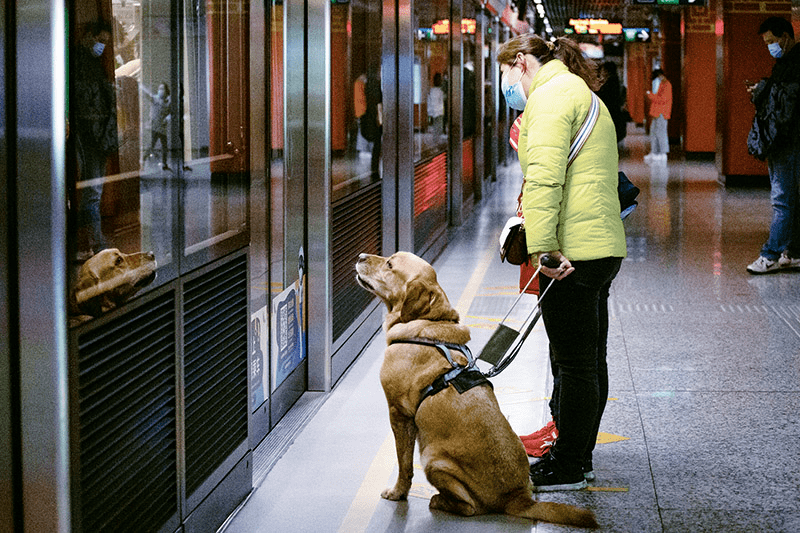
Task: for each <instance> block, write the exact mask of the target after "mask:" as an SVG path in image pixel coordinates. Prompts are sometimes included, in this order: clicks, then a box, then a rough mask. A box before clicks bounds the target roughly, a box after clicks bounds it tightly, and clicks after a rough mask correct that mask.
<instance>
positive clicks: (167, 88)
mask: <svg viewBox="0 0 800 533" xmlns="http://www.w3.org/2000/svg"><path fill="white" fill-rule="evenodd" d="M161 85H163V86H164V94H165V95H167V96H169V85H167V83H166V82H163V81H162V82H161ZM159 87H160V85H159Z"/></svg>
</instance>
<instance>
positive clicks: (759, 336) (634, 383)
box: [226, 130, 800, 533]
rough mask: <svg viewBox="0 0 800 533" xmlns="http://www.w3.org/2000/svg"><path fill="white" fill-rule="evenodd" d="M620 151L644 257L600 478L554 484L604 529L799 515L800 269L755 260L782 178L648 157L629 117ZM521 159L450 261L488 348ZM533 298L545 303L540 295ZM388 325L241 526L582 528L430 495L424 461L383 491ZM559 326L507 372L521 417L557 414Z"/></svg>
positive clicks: (452, 280) (458, 290) (635, 279)
mask: <svg viewBox="0 0 800 533" xmlns="http://www.w3.org/2000/svg"><path fill="white" fill-rule="evenodd" d="M625 143H626V149H625V151H624V157H623V159H622V160H621V165H620V166H621V168H622V170H624V171H625V172H626V173H627V174H628V176H629V177H630V178H631V179H632V181H633V182H634V183H635V184H637V185H638V186H639V187H640V188H641V189H642V193H641V195H640V198H639V200H640V206H639V208H638V209H637V211H636V212H634V214H633V215H631V217H630V218H629V219H628V220H626V222H625V225H626V229H627V235H628V246H629V257H628V259H627V260H626V261H625V262H624V263H623V268H622V271H621V272H620V274H619V276H618V277H617V279H616V281H615V283H614V285H613V287H612V298H611V302H610V310H611V326H610V334H609V350H608V351H609V367H610V380H611V385H610V388H611V391H610V395H609V396H610V398H609V403H608V407H607V409H606V414H605V416H604V419H603V423H602V426H601V428H600V430H601V432H602V435H601V437H603V441H602V443H601V444H599V445H598V447H597V449H596V451H595V454H594V466H595V472H596V473H597V480H596V481H595V482H594V483H592V484H591V487H590V490H586V491H581V492H578V493H561V494H558V493H552V494H549V495H542V496H540V498H541V500H550V501H560V502H569V503H574V504H577V505H582V506H588V507H591V508H592V509H593V510H594V511H595V512H596V514H597V516H598V519H599V521H600V523H601V525H602V531H620V532H647V531H654V532H655V531H669V532H700V531H703V532H705V531H719V532H765V531H785V532H797V531H800V416H798V415H799V414H800V272H780V273H775V274H768V275H765V276H758V277H756V276H750V275H748V274H747V273H746V271H745V266H746V265H747V264H748V263H749V262H751V261H753V260H754V259H755V258H756V257H757V256H758V251H759V250H760V247H761V244H762V242H763V241H764V240H765V238H766V232H767V228H768V224H769V219H770V214H771V209H770V206H769V191H768V190H767V189H732V188H729V189H725V188H723V187H722V186H720V185H719V184H718V183H717V181H716V178H717V174H716V171H715V169H714V165H713V163H705V162H701V163H698V162H686V161H683V160H682V159H679V158H673V159H672V160H670V161H669V162H668V163H667V164H666V165H665V166H661V167H658V166H652V167H648V166H646V165H644V164H643V163H642V155H643V153H644V149H645V146H646V139H645V138H644V137H643V136H642V135H641V131H633V130H632V131H631V134H630V135H629V136H628V138H627V139H626V140H625ZM520 179H521V173H520V171H519V169H518V167H517V166H516V165H511V166H509V167H508V168H507V169H505V170H504V172H503V174H502V176H501V180H500V182H498V184H497V186H496V187H495V190H494V191H493V192H492V193H490V194H489V195H488V197H487V198H486V199H485V200H484V201H483V203H482V204H481V205H479V206H478V207H477V208H476V210H475V213H474V215H473V216H472V217H471V218H470V219H469V220H468V221H467V223H465V224H464V225H463V226H462V227H460V228H457V229H456V230H455V231H454V232H453V235H452V238H451V240H450V242H449V244H448V247H447V248H446V250H445V252H444V253H443V254H442V255H441V257H439V258H438V260H436V261H435V263H434V266H435V267H436V269H437V271H438V276H439V280H440V282H441V283H442V285H443V287H444V288H445V290H446V292H447V294H448V296H449V298H450V300H451V302H452V303H453V304H454V305H456V307H457V308H458V310H459V312H460V313H461V315H462V322H464V323H467V324H469V325H470V326H471V328H472V336H473V339H472V341H471V342H470V346H471V348H472V350H473V352H475V353H478V352H480V348H481V347H482V346H483V344H484V343H485V342H486V340H487V339H488V338H489V336H490V335H491V333H492V331H493V329H494V327H495V324H496V323H497V321H498V320H499V318H501V317H502V315H503V314H505V310H506V309H507V307H508V305H509V304H510V302H511V301H512V298H513V296H514V294H515V287H516V284H517V278H518V271H517V270H516V269H515V268H514V267H511V266H509V265H507V264H501V263H500V262H499V259H498V255H497V236H498V234H499V231H500V228H501V227H502V225H503V223H504V221H505V219H506V217H507V216H508V215H509V212H510V211H511V210H512V209H513V204H514V201H515V197H516V195H517V191H518V190H519V180H520ZM528 305H530V303H528ZM383 345H384V341H383V337H382V334H380V333H379V334H377V335H376V337H375V338H374V339H373V340H372V342H371V343H370V344H369V345H368V346H367V347H366V348H365V351H364V353H363V354H362V355H361V357H360V358H359V359H358V360H357V361H356V363H355V364H354V365H353V367H352V368H351V369H350V370H349V372H348V373H347V375H346V376H345V377H344V378H342V380H341V381H340V383H339V384H338V385H337V387H336V388H335V389H334V391H333V392H332V393H331V394H330V395H329V397H328V398H327V399H326V400H325V401H324V403H323V404H322V406H321V407H320V408H319V410H318V411H317V413H316V415H315V416H313V417H312V418H311V419H310V421H309V422H308V423H307V425H305V427H304V428H303V430H302V431H301V432H299V433H298V434H297V435H296V437H295V439H294V443H293V444H292V445H291V446H290V447H288V449H287V450H286V452H285V454H284V455H283V456H282V457H281V459H279V460H278V461H277V462H276V463H275V466H274V467H273V468H272V469H271V470H270V471H269V473H268V474H267V475H266V477H264V478H263V479H256V480H255V481H256V483H257V487H256V488H255V489H254V492H253V493H252V495H251V497H250V498H249V500H248V501H247V503H246V504H245V505H243V506H242V508H241V509H240V510H239V512H238V513H237V514H236V515H235V516H234V517H233V518H232V519H231V520H230V521H229V522H228V524H227V526H226V531H227V532H228V533H252V532H306V531H307V532H337V531H338V532H346V533H357V532H362V531H365V532H387V533H394V532H400V531H403V532H420V533H421V532H431V531H437V532H439V531H442V532H448V531H453V532H456V531H457V532H459V533H461V532H472V531H476V532H477V531H481V532H488V531H503V532H522V531H525V532H528V531H537V532H552V531H567V530H569V528H564V527H559V526H554V525H551V524H545V523H538V524H536V523H531V522H528V521H526V520H521V519H516V518H510V517H506V516H496V515H492V516H482V517H476V518H461V517H456V516H451V515H447V514H444V513H441V512H431V511H429V510H428V507H427V506H428V499H429V498H430V495H431V494H432V488H431V487H430V486H429V485H427V483H426V481H425V478H424V475H423V474H422V472H421V471H419V470H418V471H417V472H416V473H415V476H414V482H415V486H414V487H413V489H412V494H411V496H410V497H409V499H408V501H407V502H400V503H396V502H389V501H386V500H382V499H381V498H380V492H381V490H382V489H383V488H385V487H387V486H389V485H390V484H392V483H393V482H394V476H395V475H396V461H395V458H394V443H393V440H392V437H391V432H390V429H389V422H388V411H387V408H386V404H385V400H384V397H383V393H382V391H381V388H380V384H379V383H378V369H379V367H380V363H381V354H382V351H383ZM546 352H547V338H546V334H545V332H544V329H543V327H542V325H541V324H538V325H537V326H536V328H535V329H534V332H533V334H532V335H531V337H529V339H528V341H527V343H526V345H525V347H524V348H523V351H522V353H521V354H520V356H519V357H518V358H517V360H516V361H514V363H513V364H512V365H511V366H510V367H509V368H508V369H507V370H506V371H505V372H503V373H502V374H500V375H499V376H497V377H496V378H494V379H493V382H494V384H495V391H496V393H497V396H498V398H499V400H500V403H501V408H502V409H503V411H504V413H505V414H506V415H507V416H508V418H509V421H510V422H511V425H512V426H513V427H514V429H515V430H517V431H518V432H519V433H530V432H532V431H534V430H535V429H538V428H539V427H540V426H541V425H543V423H544V422H545V421H546V419H545V416H546V397H547V396H548V395H549V383H548V381H547V378H548V375H549V368H548V366H547V364H548V363H547V358H546Z"/></svg>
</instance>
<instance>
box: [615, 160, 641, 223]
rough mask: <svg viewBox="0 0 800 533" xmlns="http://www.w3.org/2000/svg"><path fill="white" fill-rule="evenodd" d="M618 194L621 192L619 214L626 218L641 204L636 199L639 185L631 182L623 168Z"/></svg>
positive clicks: (620, 172) (620, 173)
mask: <svg viewBox="0 0 800 533" xmlns="http://www.w3.org/2000/svg"><path fill="white" fill-rule="evenodd" d="M617 194H619V211H620V214H619V216H620V217H621V218H622V219H623V220H624V219H625V217H627V216H628V215H630V214H631V213H633V210H634V209H636V206H637V205H639V202H637V201H636V197H637V196H639V187H637V186H636V185H634V184H633V183H631V180H629V179H628V176H626V175H625V173H624V172H622V171H621V170H620V171H619V184H618V185H617Z"/></svg>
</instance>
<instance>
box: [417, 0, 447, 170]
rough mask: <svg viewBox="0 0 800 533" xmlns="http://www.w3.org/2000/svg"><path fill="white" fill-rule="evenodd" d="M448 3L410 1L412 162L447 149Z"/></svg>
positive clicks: (444, 0)
mask: <svg viewBox="0 0 800 533" xmlns="http://www.w3.org/2000/svg"><path fill="white" fill-rule="evenodd" d="M448 16H449V2H448V1H447V0H432V1H431V2H414V19H415V21H416V22H415V24H416V26H415V27H416V28H417V31H416V34H415V39H414V161H415V162H417V161H420V160H422V159H427V158H429V157H432V156H433V155H435V154H438V153H441V152H444V151H446V150H447V133H448V131H449V125H448V120H449V118H448V114H447V106H448V102H447V94H448V93H447V90H448V81H449V80H448V65H449V61H448V58H449V50H450V19H449V18H448Z"/></svg>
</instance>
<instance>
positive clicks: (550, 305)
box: [497, 34, 627, 491]
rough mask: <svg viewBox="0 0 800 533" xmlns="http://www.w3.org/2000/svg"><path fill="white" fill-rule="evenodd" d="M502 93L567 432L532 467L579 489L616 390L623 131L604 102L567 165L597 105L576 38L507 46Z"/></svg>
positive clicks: (528, 38) (534, 474)
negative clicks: (545, 259) (612, 336)
mask: <svg viewBox="0 0 800 533" xmlns="http://www.w3.org/2000/svg"><path fill="white" fill-rule="evenodd" d="M497 61H498V62H499V63H500V70H501V72H502V79H501V83H502V92H503V95H504V97H505V99H506V102H507V103H508V105H509V106H510V107H512V108H513V109H517V110H524V113H523V114H522V119H521V121H520V134H519V140H518V156H519V162H520V165H521V167H522V172H523V176H524V185H523V189H522V211H523V216H524V218H525V235H526V241H527V248H528V253H529V254H530V255H532V256H534V257H533V259H534V261H536V260H537V259H538V260H539V261H540V260H541V257H542V256H543V255H544V254H549V255H550V256H552V257H554V258H556V259H558V261H559V262H560V265H559V266H558V267H557V268H548V267H545V266H543V267H542V270H541V272H542V273H544V274H545V277H542V278H541V279H540V285H541V289H542V290H543V291H544V290H545V288H547V287H548V286H550V292H549V294H548V295H547V296H546V297H545V298H542V301H541V310H542V317H543V319H544V325H545V329H546V331H547V337H548V339H549V341H550V363H551V367H552V371H553V377H554V379H553V395H552V401H551V403H550V409H551V412H552V414H553V419H554V422H555V427H556V429H557V431H558V438H557V439H556V441H555V444H554V445H553V446H552V447H551V448H550V451H549V453H547V454H546V455H545V456H544V457H543V458H542V460H541V461H540V462H538V463H536V464H534V465H532V466H531V470H530V475H531V480H532V482H533V485H534V487H535V490H537V491H553V490H578V489H582V488H585V487H586V486H587V479H594V473H593V467H592V452H593V450H594V446H595V443H596V441H597V432H598V430H599V427H600V419H601V417H602V415H603V411H604V409H605V404H606V399H607V398H608V366H607V364H606V344H607V338H608V296H609V290H610V288H611V282H612V281H613V280H614V278H615V276H616V275H617V272H619V269H620V266H621V264H622V260H623V258H624V257H625V256H626V254H627V250H626V244H625V229H624V228H623V226H622V220H621V219H620V216H619V210H620V204H619V196H618V194H617V184H618V182H619V178H618V175H617V172H618V154H617V136H616V132H615V130H614V122H613V121H612V120H611V115H610V114H609V112H608V110H607V109H606V107H605V105H604V104H603V103H602V102H599V105H600V112H599V117H598V119H597V122H596V124H595V125H594V128H593V130H592V132H591V134H590V135H589V136H588V138H587V139H586V142H585V144H584V145H583V147H582V148H581V150H580V152H578V154H577V157H576V158H575V159H574V161H573V162H572V164H571V165H570V166H569V167H568V166H567V161H568V159H569V151H570V144H571V143H572V139H573V137H574V136H575V134H576V133H577V132H578V130H579V129H580V127H581V125H582V123H583V121H584V119H585V118H586V117H587V115H588V113H589V110H590V108H591V106H592V100H593V95H592V90H593V89H596V88H597V74H596V72H597V70H596V68H595V67H594V65H593V64H591V63H590V62H588V61H587V60H586V59H584V58H583V56H582V55H581V51H580V48H579V47H578V45H577V44H576V43H574V42H573V41H571V40H569V39H567V38H566V37H560V38H558V39H556V40H555V42H547V41H545V40H543V39H542V38H540V37H538V36H537V35H533V34H524V35H520V36H517V37H514V38H512V39H510V40H509V41H507V42H506V43H505V44H503V46H502V47H501V48H500V50H499V52H498V55H497Z"/></svg>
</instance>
